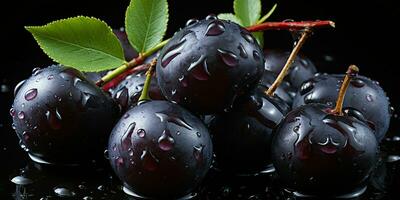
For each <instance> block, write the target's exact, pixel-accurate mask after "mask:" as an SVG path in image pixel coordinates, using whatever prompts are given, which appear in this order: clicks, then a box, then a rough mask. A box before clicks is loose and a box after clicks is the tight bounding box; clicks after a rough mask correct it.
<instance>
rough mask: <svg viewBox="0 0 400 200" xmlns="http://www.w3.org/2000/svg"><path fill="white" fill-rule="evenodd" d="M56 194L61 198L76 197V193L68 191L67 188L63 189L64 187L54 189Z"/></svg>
mask: <svg viewBox="0 0 400 200" xmlns="http://www.w3.org/2000/svg"><path fill="white" fill-rule="evenodd" d="M54 193H56V195H57V196H59V197H73V196H75V192H73V191H71V190H69V189H67V188H63V187H57V188H55V189H54Z"/></svg>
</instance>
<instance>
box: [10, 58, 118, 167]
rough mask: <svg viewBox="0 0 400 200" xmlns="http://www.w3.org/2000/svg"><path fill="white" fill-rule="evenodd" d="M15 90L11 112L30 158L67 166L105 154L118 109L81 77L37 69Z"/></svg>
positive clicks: (58, 70) (69, 70)
mask: <svg viewBox="0 0 400 200" xmlns="http://www.w3.org/2000/svg"><path fill="white" fill-rule="evenodd" d="M15 91H16V96H15V100H14V103H13V107H12V108H11V111H10V114H11V116H12V117H13V121H14V128H15V131H16V133H17V135H18V137H19V139H20V140H21V146H22V147H23V148H25V150H26V151H28V153H29V154H30V155H31V157H34V158H36V160H38V159H41V160H43V161H45V162H51V163H61V164H62V163H77V162H80V161H83V160H85V159H88V157H96V156H99V155H102V151H103V148H104V146H103V145H104V144H105V142H106V139H107V135H108V134H109V133H110V131H111V129H112V126H113V125H114V121H115V120H116V118H117V117H118V107H117V105H116V104H115V103H114V101H113V100H112V99H111V98H110V97H109V96H108V95H106V94H105V93H104V92H103V91H102V90H101V89H99V88H98V87H97V86H95V85H94V84H93V83H92V82H91V81H88V80H87V79H86V78H85V77H84V76H83V74H82V73H80V72H79V71H77V70H75V69H73V68H68V67H62V66H50V67H48V68H45V69H38V68H37V69H34V72H33V75H32V76H31V77H30V78H29V79H27V80H25V81H23V82H21V84H18V86H17V87H16V89H15ZM94 141H95V142H94Z"/></svg>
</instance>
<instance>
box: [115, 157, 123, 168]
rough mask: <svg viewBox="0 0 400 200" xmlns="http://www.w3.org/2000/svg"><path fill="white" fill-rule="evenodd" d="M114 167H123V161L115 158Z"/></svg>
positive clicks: (120, 158)
mask: <svg viewBox="0 0 400 200" xmlns="http://www.w3.org/2000/svg"><path fill="white" fill-rule="evenodd" d="M115 165H117V166H118V167H121V166H123V165H124V159H123V158H122V157H116V158H115Z"/></svg>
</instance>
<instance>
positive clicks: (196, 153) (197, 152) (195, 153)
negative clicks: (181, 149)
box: [193, 145, 204, 162]
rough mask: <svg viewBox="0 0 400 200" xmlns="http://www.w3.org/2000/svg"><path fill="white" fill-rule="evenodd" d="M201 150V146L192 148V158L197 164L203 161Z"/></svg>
mask: <svg viewBox="0 0 400 200" xmlns="http://www.w3.org/2000/svg"><path fill="white" fill-rule="evenodd" d="M203 149H204V146H203V145H199V146H193V156H194V158H195V159H196V160H197V161H199V162H200V161H202V160H203Z"/></svg>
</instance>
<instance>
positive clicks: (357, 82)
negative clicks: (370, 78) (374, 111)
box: [350, 78, 365, 88]
mask: <svg viewBox="0 0 400 200" xmlns="http://www.w3.org/2000/svg"><path fill="white" fill-rule="evenodd" d="M350 83H351V84H352V85H353V86H354V87H358V88H360V87H364V85H365V83H364V81H363V80H361V79H359V78H357V79H353V80H351V82H350Z"/></svg>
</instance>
